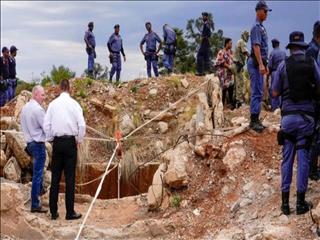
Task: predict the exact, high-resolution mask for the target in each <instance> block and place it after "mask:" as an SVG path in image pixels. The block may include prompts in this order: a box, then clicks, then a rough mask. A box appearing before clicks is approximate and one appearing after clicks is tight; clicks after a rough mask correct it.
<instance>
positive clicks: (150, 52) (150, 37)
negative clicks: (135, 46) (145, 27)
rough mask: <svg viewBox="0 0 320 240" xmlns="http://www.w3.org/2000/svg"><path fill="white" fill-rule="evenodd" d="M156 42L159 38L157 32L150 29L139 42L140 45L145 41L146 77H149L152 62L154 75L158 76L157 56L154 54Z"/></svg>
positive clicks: (159, 40)
mask: <svg viewBox="0 0 320 240" xmlns="http://www.w3.org/2000/svg"><path fill="white" fill-rule="evenodd" d="M157 42H158V43H160V42H161V39H160V37H159V36H158V34H156V33H155V32H152V31H151V32H149V33H147V34H146V35H144V37H143V39H142V40H141V42H140V45H143V44H144V43H146V51H145V60H146V61H147V74H148V77H151V64H152V68H153V72H154V75H155V76H156V77H158V76H159V73H158V56H157V55H156V51H157Z"/></svg>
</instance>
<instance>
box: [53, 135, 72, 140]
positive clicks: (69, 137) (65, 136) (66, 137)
mask: <svg viewBox="0 0 320 240" xmlns="http://www.w3.org/2000/svg"><path fill="white" fill-rule="evenodd" d="M54 138H55V139H72V138H75V136H73V135H62V136H56V137H54Z"/></svg>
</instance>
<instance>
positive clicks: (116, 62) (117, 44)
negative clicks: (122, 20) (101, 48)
mask: <svg viewBox="0 0 320 240" xmlns="http://www.w3.org/2000/svg"><path fill="white" fill-rule="evenodd" d="M108 49H109V52H110V53H112V59H111V60H110V61H111V63H112V68H111V71H110V81H111V80H112V77H113V75H114V74H115V72H116V73H117V74H116V80H117V81H119V79H120V72H121V56H120V52H121V53H122V55H123V56H125V54H124V50H123V45H122V38H121V36H120V34H118V35H117V34H115V33H113V34H112V35H111V36H110V38H109V41H108Z"/></svg>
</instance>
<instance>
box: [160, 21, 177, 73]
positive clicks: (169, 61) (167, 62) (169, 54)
mask: <svg viewBox="0 0 320 240" xmlns="http://www.w3.org/2000/svg"><path fill="white" fill-rule="evenodd" d="M163 41H164V44H165V46H164V50H163V58H162V60H163V65H164V67H165V68H166V69H167V70H168V74H170V73H172V71H173V64H174V56H175V53H176V46H177V34H176V32H175V31H174V30H173V29H172V28H171V27H170V26H169V25H168V24H165V25H163Z"/></svg>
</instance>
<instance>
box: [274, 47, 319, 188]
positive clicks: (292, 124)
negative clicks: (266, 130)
mask: <svg viewBox="0 0 320 240" xmlns="http://www.w3.org/2000/svg"><path fill="white" fill-rule="evenodd" d="M304 54H305V52H304V51H303V50H297V51H294V52H292V55H304ZM314 65H315V68H314V69H315V71H314V79H315V81H316V87H317V88H319V87H320V71H319V68H318V66H317V65H316V63H315V62H314ZM288 88H289V80H288V75H287V71H286V63H285V62H284V61H283V62H281V63H280V65H279V67H278V69H277V70H276V72H275V75H274V81H273V85H272V89H273V91H275V92H278V93H280V94H281V96H282V100H281V101H282V103H281V112H282V115H283V116H282V119H281V130H282V131H283V132H284V133H286V134H289V135H290V136H292V137H294V139H295V141H292V140H290V139H288V138H286V139H285V141H284V145H283V160H282V163H281V189H282V192H289V191H290V184H291V181H292V170H293V162H294V157H295V153H297V158H298V173H297V191H298V192H303V193H304V192H306V190H307V186H308V173H309V159H310V155H309V150H308V147H307V146H306V145H308V142H307V141H308V138H309V137H310V136H311V135H312V134H313V131H314V119H313V117H312V116H310V114H312V113H314V112H315V108H314V103H313V101H312V100H301V101H298V102H294V101H293V100H291V99H290V98H285V97H284V96H285V95H284V94H285V92H286V90H287V89H288ZM298 112H302V113H301V114H299V113H298ZM285 113H288V114H285ZM304 113H306V114H304Z"/></svg>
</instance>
